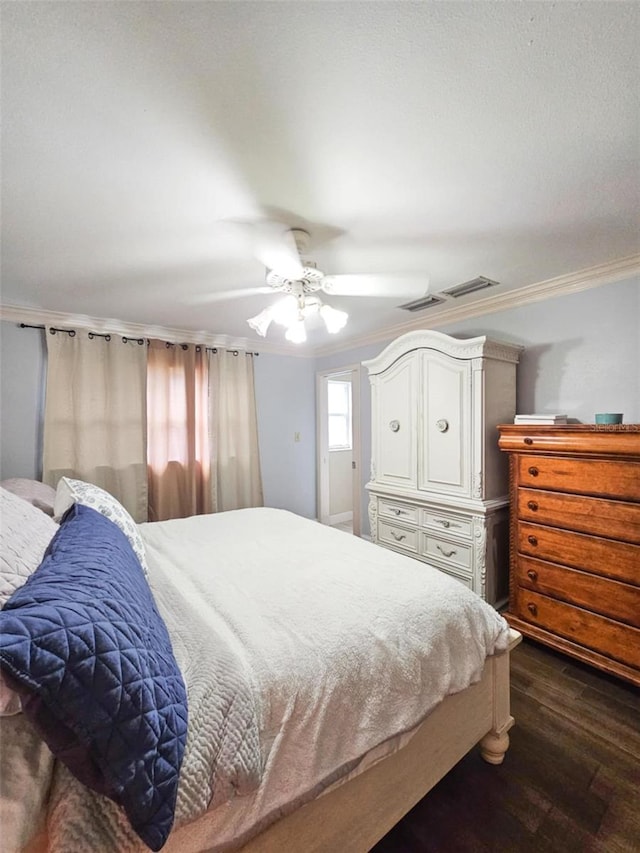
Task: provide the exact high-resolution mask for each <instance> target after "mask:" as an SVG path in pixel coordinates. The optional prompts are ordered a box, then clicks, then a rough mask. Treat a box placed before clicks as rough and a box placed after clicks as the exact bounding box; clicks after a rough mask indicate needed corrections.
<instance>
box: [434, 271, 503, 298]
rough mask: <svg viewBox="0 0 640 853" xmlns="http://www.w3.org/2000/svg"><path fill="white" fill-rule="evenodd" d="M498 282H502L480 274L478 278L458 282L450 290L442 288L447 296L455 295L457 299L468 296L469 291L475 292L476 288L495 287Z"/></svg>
mask: <svg viewBox="0 0 640 853" xmlns="http://www.w3.org/2000/svg"><path fill="white" fill-rule="evenodd" d="M497 284H500V282H499V281H493V279H491V278H486V276H484V275H479V276H478V277H477V278H472V279H471V281H465V282H463V283H462V284H456V286H455V287H450V288H449V289H448V290H442V291H441V293H444V294H446V295H447V296H453V297H454V299H455V298H457V297H458V296H466V295H467V294H468V293H475V292H476V290H484V289H485V288H487V287H495V286H496V285H497Z"/></svg>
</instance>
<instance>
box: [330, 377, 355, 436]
mask: <svg viewBox="0 0 640 853" xmlns="http://www.w3.org/2000/svg"><path fill="white" fill-rule="evenodd" d="M327 407H328V410H329V450H351V447H352V438H351V382H347V381H343V380H338V379H329V380H328V381H327Z"/></svg>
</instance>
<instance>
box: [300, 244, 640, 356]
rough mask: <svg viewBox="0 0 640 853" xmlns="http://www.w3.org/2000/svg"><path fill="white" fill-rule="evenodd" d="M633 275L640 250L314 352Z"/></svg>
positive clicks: (359, 343) (443, 323) (638, 266)
mask: <svg viewBox="0 0 640 853" xmlns="http://www.w3.org/2000/svg"><path fill="white" fill-rule="evenodd" d="M633 277H640V253H638V254H635V255H629V256H628V257H626V258H619V259H618V260H615V261H609V262H608V263H606V264H598V265H597V266H593V267H587V268H586V269H583V270H578V271H577V272H573V273H567V274H566V275H561V276H557V277H556V278H550V279H547V280H545V281H539V282H536V283H535V284H529V285H525V286H524V287H520V288H518V289H517V290H511V291H509V292H508V293H496V294H487V295H486V296H482V297H479V298H478V299H477V300H475V301H474V302H467V303H466V304H464V305H452V304H451V301H447V303H446V304H444V305H441V306H437V307H436V308H432V309H430V310H429V312H428V314H425V315H424V316H422V317H416V318H414V319H412V320H409V321H407V322H406V323H398V324H396V325H394V326H386V327H385V328H383V329H378V330H377V331H375V332H372V333H370V334H367V335H361V336H359V337H358V338H350V339H349V340H348V341H344V342H341V343H339V344H333V345H330V346H323V347H317V348H316V349H314V353H313V354H314V356H315V357H316V358H317V357H319V356H326V355H333V354H334V353H337V352H343V351H345V350H352V349H356V348H357V347H363V346H368V345H369V344H377V343H381V342H384V341H389V340H390V339H392V338H395V337H397V336H399V335H402V334H404V333H405V332H410V331H413V330H414V329H434V328H437V327H438V326H446V325H448V324H450V323H458V322H460V321H461V320H469V319H472V318H474V317H481V316H483V315H484V314H493V313H497V312H499V311H507V310H509V309H511V308H519V307H521V306H523V305H530V304H531V303H532V302H542V301H544V300H545V299H552V298H554V297H556V296H566V295H568V294H571V293H579V292H580V291H581V290H590V289H591V288H593V287H600V286H601V285H604V284H615V283H617V282H620V281H625V280H627V279H631V278H633Z"/></svg>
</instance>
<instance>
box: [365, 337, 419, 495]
mask: <svg viewBox="0 0 640 853" xmlns="http://www.w3.org/2000/svg"><path fill="white" fill-rule="evenodd" d="M418 370H419V365H418V361H417V359H416V358H414V357H413V355H412V354H410V355H409V356H407V357H405V358H401V359H398V361H397V362H396V363H395V364H393V365H392V366H391V367H390V368H389V369H388V370H385V371H384V373H381V374H380V375H379V376H378V377H377V381H376V384H375V387H374V388H372V394H373V399H372V404H373V416H374V418H375V420H376V424H377V427H376V428H375V429H374V431H373V448H372V450H373V458H374V460H375V466H376V474H375V479H376V480H377V481H378V482H381V483H387V484H389V485H392V486H397V487H402V488H413V489H415V487H416V480H417V467H418V463H417V451H416V445H417V442H416V429H417V418H418V405H417V381H418Z"/></svg>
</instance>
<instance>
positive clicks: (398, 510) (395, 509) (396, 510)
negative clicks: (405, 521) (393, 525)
mask: <svg viewBox="0 0 640 853" xmlns="http://www.w3.org/2000/svg"><path fill="white" fill-rule="evenodd" d="M391 512H393V514H394V515H401V513H402V512H403V510H401V509H398V508H397V507H394V508H393V509H392V510H391Z"/></svg>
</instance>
